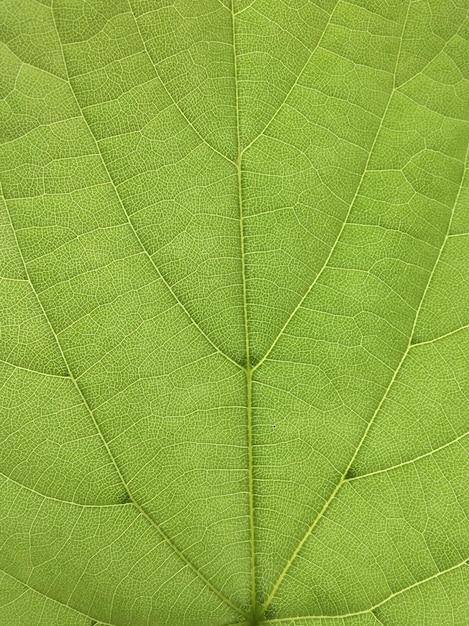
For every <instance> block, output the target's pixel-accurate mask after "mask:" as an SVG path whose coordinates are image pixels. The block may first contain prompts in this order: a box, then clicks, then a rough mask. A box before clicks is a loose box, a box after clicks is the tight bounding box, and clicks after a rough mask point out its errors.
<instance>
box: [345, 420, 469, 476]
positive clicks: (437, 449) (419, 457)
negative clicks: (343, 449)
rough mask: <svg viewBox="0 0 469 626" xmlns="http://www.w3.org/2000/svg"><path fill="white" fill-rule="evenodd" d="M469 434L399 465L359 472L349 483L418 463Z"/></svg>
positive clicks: (465, 434)
mask: <svg viewBox="0 0 469 626" xmlns="http://www.w3.org/2000/svg"><path fill="white" fill-rule="evenodd" d="M468 435H469V432H467V433H463V434H462V435H459V437H456V438H455V439H452V440H451V441H448V443H444V444H443V445H441V446H439V447H438V448H434V449H433V450H430V451H429V452H426V453H425V454H421V455H420V456H416V457H414V458H413V459H409V460H408V461H402V463H398V464H397V465H391V466H390V467H384V468H383V469H379V470H376V471H374V472H368V473H367V474H359V475H358V476H352V477H351V478H347V480H348V482H349V483H350V482H355V481H357V480H361V479H362V478H368V477H370V476H375V475H377V474H386V473H387V472H391V471H393V470H396V469H399V468H400V467H405V466H406V465H412V464H413V463H417V461H420V460H421V459H426V458H428V457H431V456H433V455H434V454H436V453H437V452H440V451H441V450H445V449H446V448H450V447H451V446H454V444H456V443H458V442H460V441H462V440H463V439H465V438H466V437H467V436H468Z"/></svg>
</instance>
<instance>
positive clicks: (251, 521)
mask: <svg viewBox="0 0 469 626" xmlns="http://www.w3.org/2000/svg"><path fill="white" fill-rule="evenodd" d="M231 20H232V29H233V68H234V82H235V108H236V143H237V156H236V172H237V180H238V206H239V235H240V253H241V275H242V291H243V317H244V338H245V339H244V341H245V358H246V363H245V376H246V413H247V446H248V499H249V505H248V506H249V537H250V572H251V610H252V614H253V616H254V615H255V614H256V607H257V599H256V595H257V594H256V549H255V548H256V547H255V539H254V475H253V473H254V472H253V461H254V459H253V436H252V435H253V433H252V373H253V369H252V365H251V355H250V350H249V327H248V301H247V284H246V251H245V236H244V215H243V187H242V180H241V172H242V167H241V162H242V154H243V151H242V148H241V138H240V123H239V121H240V120H239V88H238V85H239V80H238V65H237V57H236V28H235V8H234V0H232V3H231Z"/></svg>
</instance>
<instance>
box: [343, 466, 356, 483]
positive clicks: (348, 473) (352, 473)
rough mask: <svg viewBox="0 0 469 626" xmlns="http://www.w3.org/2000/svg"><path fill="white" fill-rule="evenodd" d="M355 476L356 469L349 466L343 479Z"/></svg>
mask: <svg viewBox="0 0 469 626" xmlns="http://www.w3.org/2000/svg"><path fill="white" fill-rule="evenodd" d="M356 476H357V472H356V470H354V469H353V467H349V469H348V470H347V473H346V474H345V480H350V479H351V478H355V477H356Z"/></svg>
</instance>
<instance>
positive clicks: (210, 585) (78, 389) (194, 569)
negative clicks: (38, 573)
mask: <svg viewBox="0 0 469 626" xmlns="http://www.w3.org/2000/svg"><path fill="white" fill-rule="evenodd" d="M5 207H6V211H7V214H8V218H9V221H10V225H11V228H12V231H13V234H14V237H15V242H16V246H17V248H18V253H19V255H20V257H21V261H22V264H23V267H24V271H25V275H26V277H27V279H28V282H29V284H30V285H31V289H32V291H33V294H34V297H35V299H36V301H37V303H38V305H39V307H40V309H41V312H42V314H43V316H44V319H45V320H46V321H47V324H48V326H49V328H50V330H51V332H52V335H53V337H54V340H55V343H56V345H57V348H58V350H59V352H60V355H61V357H62V360H63V363H64V366H65V368H66V370H67V372H68V376H69V378H70V379H71V381H72V384H73V386H74V387H75V389H76V392H77V393H78V395H79V397H80V399H81V401H82V403H83V406H84V407H85V409H86V411H87V413H88V414H89V416H90V418H91V421H92V422H93V425H94V428H95V430H96V432H97V433H98V435H99V438H100V440H101V442H102V445H103V446H104V448H105V450H106V453H107V455H108V457H109V459H110V460H111V463H112V464H113V466H114V468H115V471H116V473H117V475H118V477H119V480H120V482H121V483H122V485H123V487H124V489H125V491H126V493H128V495H129V497H130V499H131V501H132V503H133V504H134V506H135V508H136V509H137V510H138V511H139V513H140V514H141V515H142V517H143V518H144V519H146V520H147V521H148V522H149V524H151V526H152V527H153V528H155V529H156V531H157V532H158V534H159V535H160V536H161V537H162V539H163V540H164V541H165V543H166V544H167V545H168V546H169V547H170V548H171V549H172V550H173V552H174V553H175V554H176V555H177V556H178V557H179V558H180V559H181V560H182V561H183V562H184V563H185V564H186V565H187V567H189V569H190V570H191V571H192V572H193V573H194V574H195V575H196V576H197V577H198V578H199V579H200V580H201V581H202V582H203V583H204V584H205V585H207V587H208V588H209V589H211V591H212V592H213V593H214V594H215V595H217V596H218V598H220V600H222V601H223V602H224V603H225V604H227V605H229V606H230V607H231V608H233V609H234V610H236V611H237V612H238V613H242V611H241V610H240V609H239V608H238V607H237V606H236V605H235V604H234V603H233V602H232V601H231V600H230V599H229V598H228V597H226V596H225V594H223V592H221V591H220V590H219V589H217V587H215V585H214V584H213V583H212V582H211V581H210V580H209V579H208V578H207V577H206V576H205V575H204V574H203V573H202V572H201V571H200V570H199V569H198V568H197V567H196V566H195V565H194V564H193V563H192V561H191V560H190V559H189V558H188V557H187V556H186V555H185V554H184V552H183V551H182V550H181V549H180V548H178V546H177V545H176V544H175V543H174V542H173V541H172V540H171V538H170V537H169V536H168V535H167V534H166V533H165V531H164V530H163V529H162V528H161V526H160V525H159V524H157V522H156V521H155V520H154V519H153V518H152V517H151V516H150V515H149V514H148V513H147V512H146V510H145V509H144V508H143V507H142V506H141V505H140V504H139V503H138V502H137V500H136V499H135V498H134V497H133V495H132V493H131V491H130V489H129V487H128V485H127V482H126V480H125V478H124V476H123V474H122V471H121V469H120V467H119V465H118V464H117V461H116V459H115V457H114V455H113V453H112V451H111V449H110V447H109V444H108V442H107V440H106V438H105V437H104V433H103V432H102V430H101V427H100V425H99V423H98V422H97V420H96V417H95V415H94V412H93V409H92V408H91V406H90V404H89V402H88V400H87V399H86V397H85V395H84V393H83V390H82V388H81V386H80V384H79V382H78V380H77V378H76V377H75V376H74V374H73V372H72V370H71V368H70V365H69V363H68V360H67V358H66V356H65V353H64V351H63V348H62V345H61V343H60V341H59V338H58V335H57V333H56V331H55V329H54V327H53V326H52V324H51V322H50V320H49V317H48V315H47V313H46V310H45V309H44V306H43V304H42V301H41V299H40V297H39V295H38V292H37V289H36V287H35V285H34V283H33V281H32V280H31V276H30V274H29V270H28V266H27V263H26V260H25V258H24V256H23V253H22V250H21V247H20V245H19V241H18V237H17V233H16V229H15V227H14V224H13V221H12V219H11V215H10V212H9V209H8V202H5Z"/></svg>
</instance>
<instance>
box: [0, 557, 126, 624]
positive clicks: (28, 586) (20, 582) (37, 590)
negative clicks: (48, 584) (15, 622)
mask: <svg viewBox="0 0 469 626" xmlns="http://www.w3.org/2000/svg"><path fill="white" fill-rule="evenodd" d="M0 571H1V572H3V574H5V575H6V576H8V577H9V578H11V579H12V580H15V581H16V582H17V583H19V584H20V585H23V587H26V589H27V590H29V591H32V592H33V593H36V594H37V595H38V596H41V598H45V599H46V600H48V601H49V602H53V603H54V604H59V605H60V606H62V607H64V608H65V609H68V610H69V611H73V612H74V613H77V614H78V615H82V616H83V617H86V618H87V619H89V620H95V621H96V623H97V624H102V625H103V626H113V624H111V623H109V622H101V621H100V620H98V618H96V617H93V616H92V615H88V614H87V613H83V612H82V611H79V610H78V609H75V608H73V606H70V605H69V604H65V602H61V601H60V600H56V599H55V598H51V597H50V596H47V595H46V594H45V593H42V591H39V589H35V588H34V587H31V585H30V584H29V583H26V582H24V580H21V579H20V578H17V577H16V576H14V575H13V574H10V572H7V571H6V570H4V569H2V570H0ZM1 609H2V607H1V606H0V611H1ZM116 626H117V625H116Z"/></svg>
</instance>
